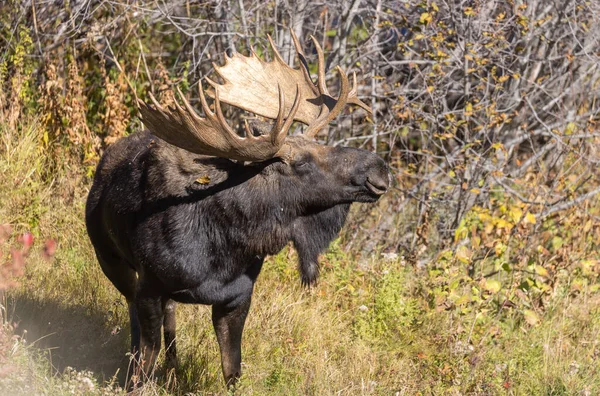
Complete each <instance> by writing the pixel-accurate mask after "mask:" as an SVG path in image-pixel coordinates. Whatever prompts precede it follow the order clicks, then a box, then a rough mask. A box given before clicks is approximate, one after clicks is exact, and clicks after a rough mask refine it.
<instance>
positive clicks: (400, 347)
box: [0, 126, 600, 395]
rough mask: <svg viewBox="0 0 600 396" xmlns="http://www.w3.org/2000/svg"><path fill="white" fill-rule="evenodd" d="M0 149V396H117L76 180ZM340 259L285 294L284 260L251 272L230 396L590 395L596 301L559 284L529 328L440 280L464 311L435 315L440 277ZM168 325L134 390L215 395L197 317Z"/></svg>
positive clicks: (17, 140) (34, 139)
mask: <svg viewBox="0 0 600 396" xmlns="http://www.w3.org/2000/svg"><path fill="white" fill-rule="evenodd" d="M0 139H2V141H1V143H2V148H0V202H2V205H0V222H2V223H11V224H12V225H13V226H14V227H15V229H16V231H19V232H20V231H23V230H26V229H31V230H32V231H33V232H34V234H35V235H36V245H35V246H36V249H34V252H33V253H32V254H31V255H30V257H29V258H28V266H27V269H26V275H25V276H24V277H23V278H22V279H21V280H20V286H19V287H18V288H16V289H14V290H12V291H10V292H9V293H8V297H7V303H6V304H5V305H6V306H7V308H8V322H10V321H15V322H17V323H18V327H16V328H15V329H11V328H8V327H6V326H5V328H3V330H2V333H1V334H2V337H3V339H4V340H5V341H6V342H5V343H2V344H0V345H2V346H3V349H4V350H3V351H2V354H0V366H2V367H8V368H10V370H8V371H6V372H5V371H3V370H0V393H2V394H33V393H44V394H50V395H54V394H57V395H60V394H70V393H71V392H72V391H73V392H75V393H76V394H107V393H112V392H114V393H119V392H121V391H120V390H119V389H118V388H116V385H115V384H118V383H119V380H121V381H122V378H123V373H124V372H125V371H126V369H127V364H128V358H127V356H126V352H127V348H128V343H129V341H128V331H129V330H128V326H129V325H128V319H127V312H126V307H125V304H124V300H123V298H122V297H121V296H120V295H119V294H118V293H117V292H116V290H115V289H114V288H113V287H112V285H110V283H109V282H108V281H107V280H106V279H105V278H104V276H103V274H102V273H101V271H100V268H99V266H98V265H97V263H96V260H95V257H94V255H93V251H92V248H91V245H90V243H89V241H88V239H87V236H86V233H85V227H84V222H83V210H84V202H85V196H86V192H87V188H88V187H89V181H88V180H86V179H85V178H83V177H81V176H78V175H79V173H78V172H77V170H76V169H75V170H74V169H70V168H69V165H68V164H60V166H56V164H54V165H53V166H54V167H55V169H58V170H57V171H56V172H55V173H54V176H53V177H52V178H49V177H48V176H47V175H46V174H45V172H44V170H45V169H46V168H47V167H48V166H49V164H48V163H47V159H45V157H44V155H43V151H42V150H41V149H40V148H39V147H40V144H39V143H38V142H39V139H40V136H39V132H38V130H37V129H36V128H35V126H33V127H31V128H29V129H27V128H25V129H23V130H22V131H21V132H12V133H4V134H2V137H0ZM46 238H55V239H56V240H57V243H58V249H57V252H56V256H55V258H54V259H53V260H52V261H48V260H45V259H44V258H43V257H42V255H41V254H40V253H39V251H38V249H37V248H39V247H40V246H41V243H42V241H43V240H44V239H46ZM11 243H13V244H16V242H15V241H11ZM343 246H344V245H343V243H340V241H336V242H335V243H334V244H333V245H332V247H331V249H330V250H329V251H328V253H326V254H325V255H324V256H323V257H322V273H321V278H320V281H319V284H318V286H317V287H315V288H313V289H311V290H305V289H303V288H302V287H301V286H300V280H299V276H298V274H297V270H296V258H295V253H294V251H293V250H292V249H285V250H284V251H283V252H281V253H280V254H279V255H277V256H275V257H271V258H269V259H268V260H267V262H266V264H265V266H264V270H263V273H262V274H261V276H260V277H259V280H258V283H257V285H256V289H255V294H254V298H253V306H252V308H251V312H250V315H249V317H248V321H247V325H246V330H245V333H244V339H243V361H244V376H243V377H242V380H241V384H240V388H239V393H240V394H247V395H281V394H286V395H311V394H314V395H327V394H352V395H354V394H357V395H390V394H395V393H396V392H399V394H418V393H421V394H504V393H508V394H553V395H559V394H599V393H600V377H599V376H598V374H597V373H600V359H599V357H600V350H599V348H598V342H599V340H600V338H599V334H600V293H599V292H598V291H597V288H592V287H588V288H580V290H579V291H576V292H574V291H573V288H572V287H571V283H572V282H573V281H574V280H573V279H572V278H570V277H569V276H565V277H564V279H563V281H562V283H561V284H557V285H555V286H554V288H553V289H552V290H553V291H552V294H551V295H549V296H547V298H546V300H545V301H546V305H545V309H544V310H538V311H537V312H538V315H539V319H540V320H539V323H537V324H535V323H534V324H531V323H528V322H527V321H526V320H525V319H524V316H523V307H521V306H518V307H513V308H511V307H503V308H499V307H500V304H498V302H499V299H500V298H501V296H500V294H493V293H487V292H482V291H477V292H475V291H472V287H473V286H472V284H471V283H465V282H463V281H461V282H458V283H456V284H454V283H452V277H451V276H450V275H448V279H447V280H445V281H443V282H442V283H443V284H444V285H446V286H444V287H448V288H450V289H451V290H452V291H453V292H455V291H456V290H462V292H461V293H463V294H460V295H466V294H464V293H466V292H468V293H469V294H468V295H469V296H471V297H469V302H468V303H464V304H463V303H462V302H461V300H460V298H459V297H457V299H455V300H453V301H454V305H448V306H445V305H441V304H437V303H436V301H437V300H436V298H437V297H436V296H438V294H436V292H435V290H434V289H435V287H442V286H439V284H440V280H439V277H440V275H439V273H440V272H443V271H442V270H440V271H437V272H436V271H433V270H431V268H433V265H434V263H431V264H430V265H428V266H425V268H420V267H419V268H417V267H414V266H412V265H410V264H407V263H405V262H404V260H402V258H398V259H393V260H384V259H383V258H382V257H380V256H379V255H377V254H374V255H373V256H372V257H367V258H365V257H361V258H360V260H359V259H358V258H357V257H355V255H354V252H353V251H349V252H346V251H345V250H344V248H343ZM359 261H360V264H359ZM435 264H436V265H438V263H435ZM440 268H442V267H440ZM445 270H446V271H447V272H448V271H450V270H448V268H446V269H445ZM444 276H446V275H444ZM435 285H438V286H435ZM448 285H450V286H448ZM434 286H435V287H434ZM442 289H443V287H442ZM444 290H445V289H444ZM473 296H478V297H477V299H476V298H475V297H473ZM177 316H178V317H177V320H178V326H179V327H178V345H179V363H180V367H179V368H178V370H177V372H176V374H175V376H174V377H173V376H168V377H167V376H166V375H165V374H164V372H162V371H161V370H159V371H158V379H157V380H156V382H154V383H150V384H148V385H146V387H145V388H144V389H143V391H142V392H141V393H142V394H167V393H175V394H186V393H193V394H224V393H225V392H226V391H225V387H224V384H223V379H222V375H221V369H220V363H219V353H218V347H217V343H216V339H215V336H214V333H213V330H212V326H211V321H210V310H209V308H208V307H204V306H183V305H180V306H179V307H178V313H177ZM25 331H26V333H25ZM13 334H16V335H19V336H20V335H23V338H22V339H21V340H19V339H12V338H11V337H12V335H13ZM23 340H25V341H23Z"/></svg>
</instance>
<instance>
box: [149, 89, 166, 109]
mask: <svg viewBox="0 0 600 396" xmlns="http://www.w3.org/2000/svg"><path fill="white" fill-rule="evenodd" d="M148 96H150V100H151V101H152V105H153V106H154V107H155V108H156V110H158V111H161V112H164V111H165V109H164V108H163V107H162V106H161V105H160V103H158V101H157V100H156V98H155V97H154V95H152V92H148Z"/></svg>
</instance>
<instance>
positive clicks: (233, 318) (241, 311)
mask: <svg viewBox="0 0 600 396" xmlns="http://www.w3.org/2000/svg"><path fill="white" fill-rule="evenodd" d="M249 309H250V296H248V298H247V299H246V300H244V301H243V302H242V303H241V304H239V305H237V306H236V307H234V308H231V307H227V306H226V305H217V304H215V305H213V306H212V321H213V326H214V328H215V333H216V334H217V341H218V342H219V349H220V350H221V367H222V369H223V376H224V377H225V382H226V383H227V387H228V388H230V387H233V386H234V385H235V384H236V382H237V380H238V379H239V377H240V376H241V375H242V367H241V364H242V331H243V330H244V323H245V322H246V316H247V315H248V310H249Z"/></svg>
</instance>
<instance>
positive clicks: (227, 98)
mask: <svg viewBox="0 0 600 396" xmlns="http://www.w3.org/2000/svg"><path fill="white" fill-rule="evenodd" d="M290 32H291V35H292V39H293V41H294V46H295V47H296V53H297V55H298V60H299V63H300V69H294V68H291V67H290V66H288V64H287V63H286V62H285V61H284V60H283V58H282V57H281V55H280V54H279V51H277V47H276V46H275V44H274V43H273V40H272V39H271V37H270V36H267V37H268V39H269V43H270V44H271V48H272V49H273V54H274V58H275V59H274V60H273V61H271V62H265V61H263V60H262V59H260V58H259V57H258V56H257V55H256V53H255V52H254V51H252V54H251V55H250V56H244V55H241V54H239V53H234V54H233V56H232V57H228V56H226V62H225V65H224V66H218V65H216V64H213V67H214V68H215V71H216V72H217V74H218V75H219V76H220V77H221V78H222V79H223V80H224V81H225V83H224V84H223V85H221V84H217V83H216V82H214V81H212V80H210V79H208V78H207V81H208V82H209V83H210V84H211V85H212V86H213V87H214V88H215V89H217V88H218V89H219V97H220V98H221V100H222V101H223V102H225V103H227V104H230V105H233V106H236V107H239V108H241V109H244V110H246V111H249V112H252V113H256V114H258V115H261V116H263V117H268V118H275V115H276V111H277V85H276V84H279V85H280V86H281V87H282V88H283V92H284V93H285V95H286V96H291V95H292V94H293V93H294V92H295V87H296V86H299V87H300V92H301V93H302V98H303V100H302V101H301V102H300V108H299V109H298V111H297V112H296V114H295V117H294V119H295V120H296V121H300V122H302V123H304V124H307V125H308V128H307V129H306V131H304V135H305V136H307V137H313V136H314V135H316V134H317V132H319V130H321V129H322V128H323V127H325V126H326V125H327V124H328V123H329V122H331V121H332V120H333V119H334V118H335V117H337V115H338V114H339V113H340V112H341V111H342V109H343V108H344V106H345V105H346V103H352V104H355V105H358V106H360V107H362V108H363V109H365V110H367V111H368V112H369V113H370V112H371V109H370V108H369V106H367V105H366V104H365V103H363V102H362V101H361V100H360V99H358V97H357V88H356V74H355V73H353V75H352V76H353V78H352V81H353V84H352V89H351V90H349V89H348V76H347V75H346V73H344V72H343V71H342V69H341V67H339V66H337V67H336V71H337V73H338V75H339V76H340V93H339V97H338V99H335V98H333V97H332V96H331V95H330V93H329V90H328V89H327V85H326V84H325V57H324V55H323V49H322V48H321V46H320V45H319V43H318V41H317V40H316V39H315V38H314V37H313V36H311V39H312V41H313V43H314V45H315V49H316V51H317V57H318V69H317V70H318V71H317V83H316V84H314V83H313V82H312V79H311V78H310V74H309V71H308V64H307V62H306V57H305V55H304V52H303V51H302V47H301V46H300V42H299V41H298V38H297V37H296V35H295V34H294V31H293V30H291V29H290ZM288 103H290V102H289V101H288Z"/></svg>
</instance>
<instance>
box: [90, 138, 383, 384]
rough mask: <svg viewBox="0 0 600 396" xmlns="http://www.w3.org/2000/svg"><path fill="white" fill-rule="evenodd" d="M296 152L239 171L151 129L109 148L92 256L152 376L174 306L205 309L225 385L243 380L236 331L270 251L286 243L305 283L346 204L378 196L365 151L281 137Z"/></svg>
mask: <svg viewBox="0 0 600 396" xmlns="http://www.w3.org/2000/svg"><path fill="white" fill-rule="evenodd" d="M288 141H289V144H290V147H292V148H293V156H292V158H291V159H290V160H289V161H287V162H284V161H280V160H277V159H273V160H270V161H265V162H261V163H253V164H246V165H244V164H240V163H236V162H234V161H230V160H228V159H223V158H215V157H207V156H200V155H196V154H191V153H189V152H187V151H184V150H182V149H179V148H176V147H174V146H171V145H169V144H167V143H165V142H164V141H162V140H160V139H158V138H156V137H154V136H153V135H152V134H150V133H149V132H141V133H136V134H132V135H131V136H128V137H127V138H124V139H121V140H120V141H118V142H117V143H115V144H114V145H113V146H111V147H109V148H108V149H107V150H106V153H105V154H104V156H103V158H102V160H101V161H100V164H99V165H98V170H97V172H96V177H95V179H94V184H93V186H92V189H91V191H90V194H89V197H88V201H87V206H86V224H87V229H88V233H89V236H90V239H91V241H92V244H93V245H94V248H95V250H96V255H97V257H98V261H99V262H100V265H101V266H102V270H103V271H104V273H105V274H106V276H107V277H108V278H109V279H110V280H111V281H112V282H113V284H114V285H115V287H117V289H118V290H119V291H120V292H121V293H122V294H123V295H124V296H125V298H126V299H127V302H128V304H129V307H130V320H131V333H132V337H131V338H132V340H131V343H132V350H133V352H134V353H137V352H138V351H142V352H144V361H145V363H144V365H143V366H142V368H143V369H150V368H151V367H152V365H153V363H154V359H155V357H156V355H157V354H158V351H159V349H160V344H161V337H160V329H161V326H163V325H164V336H165V343H166V344H167V345H166V346H167V348H168V350H167V362H168V363H172V364H173V363H174V362H175V350H176V347H175V304H174V303H173V301H177V302H182V303H198V304H210V305H212V306H213V325H214V327H215V331H216V333H217V339H218V342H219V346H220V348H221V361H222V366H223V373H224V376H225V379H226V381H227V383H228V384H232V383H234V382H235V380H236V379H237V378H238V377H239V375H240V363H241V334H242V330H243V326H244V321H245V318H246V315H247V313H248V309H249V307H250V299H251V295H252V290H253V287H254V282H255V281H256V278H257V276H258V274H259V272H260V270H261V267H262V264H263V260H264V258H265V256H266V255H270V254H276V253H277V252H279V251H280V250H281V249H282V248H283V247H284V246H285V245H286V244H287V243H288V242H289V241H292V242H293V244H294V246H295V247H296V249H297V250H298V253H299V269H300V273H301V278H302V282H303V283H304V284H306V285H310V284H313V283H314V282H315V281H316V279H317V276H318V273H319V267H318V263H317V257H318V255H319V254H320V253H321V252H322V251H323V250H324V249H326V248H327V246H328V245H329V243H330V242H331V240H333V239H334V238H335V237H336V236H337V234H338V232H339V230H340V229H341V227H342V225H343V224H344V221H345V219H346V215H347V213H348V210H349V207H350V204H351V203H352V202H357V201H360V202H373V201H376V200H377V198H378V197H379V195H381V194H382V193H383V192H384V191H385V190H386V189H387V187H388V184H389V171H388V168H387V166H386V165H385V163H384V162H383V161H382V160H381V159H380V158H379V157H377V156H376V155H374V154H372V153H370V152H367V151H365V150H357V149H351V148H339V147H335V148H334V147H327V146H322V145H318V144H316V143H313V142H310V141H308V140H307V139H304V138H302V137H288Z"/></svg>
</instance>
